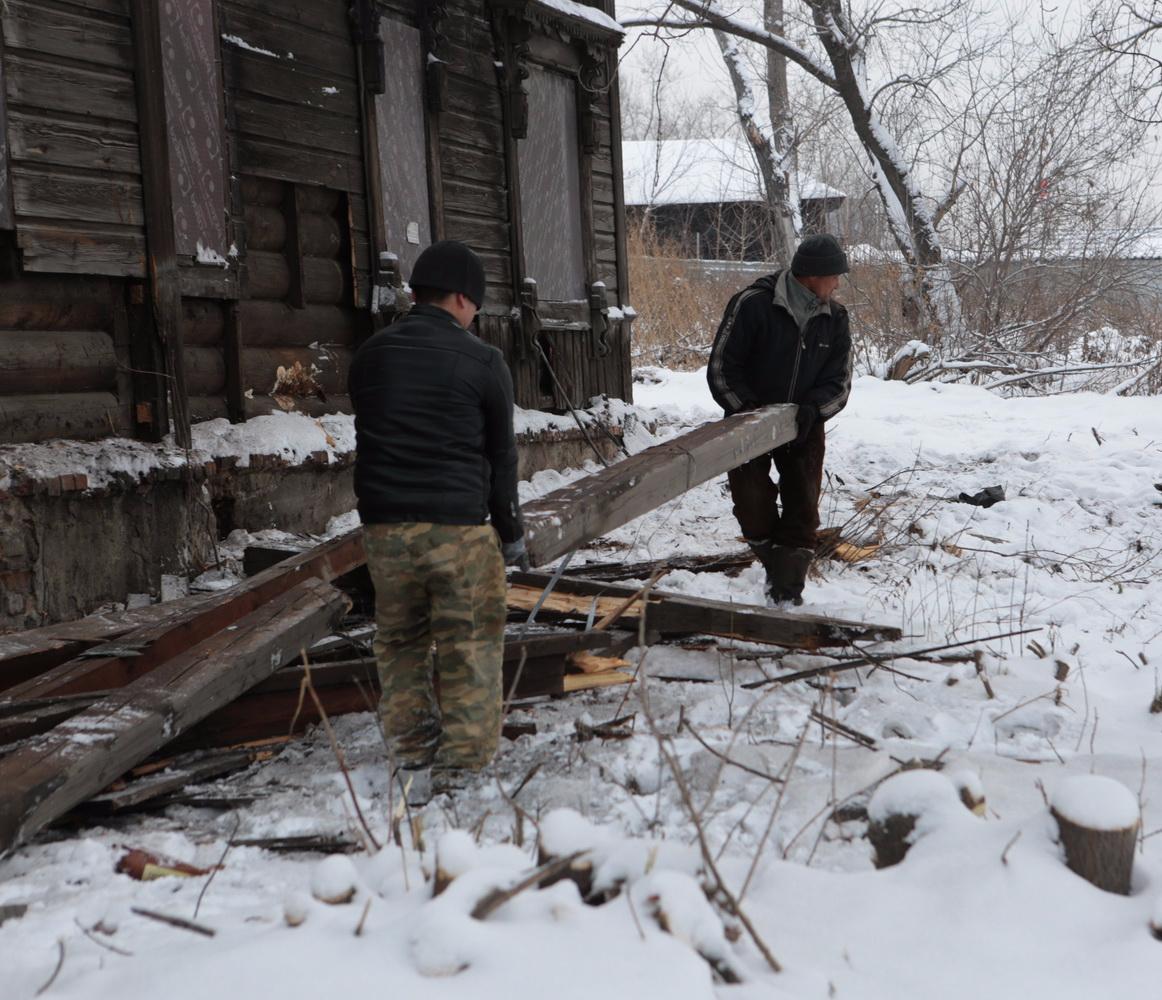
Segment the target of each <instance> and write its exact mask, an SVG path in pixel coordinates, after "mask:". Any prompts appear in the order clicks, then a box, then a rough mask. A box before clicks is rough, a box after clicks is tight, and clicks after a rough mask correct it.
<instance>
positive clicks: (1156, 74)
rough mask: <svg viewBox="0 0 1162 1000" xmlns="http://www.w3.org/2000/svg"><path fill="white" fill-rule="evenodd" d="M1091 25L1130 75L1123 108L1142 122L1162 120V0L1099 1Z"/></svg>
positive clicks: (1100, 45)
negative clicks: (1100, 2)
mask: <svg viewBox="0 0 1162 1000" xmlns="http://www.w3.org/2000/svg"><path fill="white" fill-rule="evenodd" d="M1090 27H1091V31H1092V36H1093V38H1094V40H1095V41H1096V42H1097V45H1098V48H1099V50H1100V51H1101V52H1102V53H1104V54H1105V55H1107V56H1108V57H1110V58H1112V59H1113V60H1115V61H1116V62H1117V63H1118V64H1119V65H1120V66H1121V67H1123V69H1124V71H1125V73H1126V75H1127V83H1128V86H1127V87H1126V88H1125V89H1124V90H1123V91H1121V99H1122V110H1123V112H1124V113H1125V114H1127V115H1128V116H1129V117H1130V118H1133V119H1135V120H1137V121H1140V122H1143V123H1149V124H1155V125H1156V124H1159V123H1162V0H1148V2H1146V0H1113V2H1106V3H1103V4H1100V5H1098V6H1097V7H1096V9H1095V10H1094V11H1093V12H1092V14H1091V15H1090Z"/></svg>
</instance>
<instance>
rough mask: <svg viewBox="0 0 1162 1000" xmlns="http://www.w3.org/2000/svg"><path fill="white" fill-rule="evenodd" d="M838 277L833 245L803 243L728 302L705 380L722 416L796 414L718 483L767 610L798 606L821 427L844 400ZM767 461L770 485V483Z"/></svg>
mask: <svg viewBox="0 0 1162 1000" xmlns="http://www.w3.org/2000/svg"><path fill="white" fill-rule="evenodd" d="M847 270H848V267H847V256H846V254H844V252H843V250H842V249H841V248H840V246H839V243H838V242H837V241H836V239H835V237H833V236H828V235H826V234H823V235H818V236H809V237H807V238H806V239H805V240H803V242H802V243H801V244H800V245H799V248H798V250H796V251H795V256H794V258H793V259H792V261H791V267H790V268H789V269H787V270H783V271H777V272H775V273H774V274H772V275H769V276H767V277H765V278H761V279H759V280H758V281H756V282H755V283H754V284H753V285H751V286H750V287H749V288H746V289H743V291H741V292H739V293H738V294H737V295H735V296H734V297H733V298H732V299H731V300H730V302H729V303H728V304H727V307H726V313H725V315H724V316H723V319H722V325H721V326H720V327H719V328H718V333H717V335H716V336H715V338H714V347H713V349H712V351H711V354H710V364H709V365H708V366H707V370H706V377H707V380H708V381H709V383H710V391H711V393H712V394H713V396H714V399H715V400H716V401H717V402H718V404H719V405H720V406H722V408H723V409H724V410H725V411H726V413H727V415H730V414H732V413H738V412H739V411H740V410H748V409H753V408H754V407H757V406H766V405H768V404H770V403H796V404H798V407H799V409H798V411H797V413H796V418H795V419H796V424H797V428H798V434H797V436H796V438H795V440H794V441H792V442H791V443H789V444H785V445H783V446H781V447H779V448H776V449H775V450H774V451H772V452H770V453H768V454H766V455H762V456H761V457H759V458H756V459H754V460H753V461H751V462H747V463H746V464H745V465H742V466H739V468H737V469H734V470H733V471H731V472H730V473H729V475H728V477H727V478H728V481H729V483H730V493H731V496H732V497H733V499H734V515H735V517H736V518H738V523H739V526H740V527H741V528H742V533H743V536H744V537H745V538H746V540H747V542H748V543H749V544H750V546H751V548H752V549H754V551H755V554H756V555H757V556H758V558H759V560H760V561H761V562H762V564H763V567H764V569H765V570H766V574H767V595H768V597H769V598H770V600H771V601H772V602H775V603H777V602H780V601H792V602H794V603H795V604H802V603H803V596H802V595H803V585H804V583H805V582H806V579H807V570H808V569H809V568H810V565H811V558H812V556H813V554H814V551H815V542H816V538H815V533H816V531H817V530H818V528H819V495H820V491H821V489H822V485H823V452H824V433H823V425H824V423H825V422H826V421H827V420H829V419H830V418H831V417H834V416H835V415H836V414H837V413H838V412H839V411H840V410H842V409H843V407H844V406H845V405H846V404H847V396H848V393H849V392H850V391H851V333H850V331H849V330H848V324H847V310H846V309H845V308H844V307H843V306H842V305H840V304H839V303H838V302H835V301H834V300H833V299H832V298H831V296H832V295H833V294H834V292H835V290H836V288H838V286H839V276H840V275H841V274H845V273H846V272H847ZM772 461H773V462H774V465H775V468H776V469H777V471H778V475H779V481H778V485H776V484H775V483H773V482H772V481H771V476H770V471H771V463H772ZM780 494H781V498H782V510H781V511H780V509H779V499H780Z"/></svg>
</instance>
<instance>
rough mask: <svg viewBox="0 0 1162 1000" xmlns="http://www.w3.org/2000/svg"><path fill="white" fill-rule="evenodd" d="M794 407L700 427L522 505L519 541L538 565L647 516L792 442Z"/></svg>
mask: <svg viewBox="0 0 1162 1000" xmlns="http://www.w3.org/2000/svg"><path fill="white" fill-rule="evenodd" d="M796 409H797V408H796V407H795V406H793V405H777V406H767V407H764V408H763V409H761V410H755V411H752V412H749V413H739V414H736V415H735V416H733V417H727V418H725V419H724V420H717V421H714V422H713V423H709V424H704V425H703V426H702V427H699V428H697V429H695V430H693V431H690V432H689V433H688V434H683V435H681V436H679V437H677V438H674V439H672V440H670V441H666V442H665V443H663V444H659V445H655V446H654V447H652V448H647V449H646V450H645V451H643V452H640V453H638V454H637V455H634V456H633V457H631V458H627V459H625V461H623V462H618V463H617V464H616V465H613V466H610V467H609V468H607V469H604V470H603V471H601V472H599V473H596V474H595V475H592V476H586V477H585V478H584V479H579V480H577V481H576V482H573V483H570V484H569V485H568V486H565V487H563V488H562V489H559V490H556V491H555V492H553V493H550V494H549V495H548V496H544V497H541V498H540V499H539V500H534V501H531V502H530V503H527V504H525V505H524V506H523V507H522V508H521V510H522V512H523V514H524V520H525V541H526V543H527V545H528V550H529V559H530V560H531V561H532V564H533V565H534V566H543V565H544V564H545V563H549V562H552V561H553V560H554V559H556V558H558V557H560V556H563V555H564V554H565V553H566V552H570V551H572V550H573V549H576V548H580V547H582V546H584V545H585V544H587V543H588V542H591V541H593V539H595V538H598V537H599V536H601V535H603V534H604V533H605V532H607V531H612V530H613V529H614V528H619V527H621V526H622V525H623V524H626V523H628V522H629V521H632V520H633V519H634V518H635V517H640V516H641V515H642V514H647V513H649V512H650V511H652V510H655V509H656V508H658V507H660V506H661V505H662V504H663V503H665V502H666V501H667V500H672V499H674V498H675V497H678V496H681V495H682V494H683V493H685V492H686V491H687V490H689V489H692V488H693V487H695V486H698V485H699V484H700V483H704V482H706V481H707V480H708V479H713V478H714V477H715V476H719V475H721V474H722V473H724V472H727V471H728V470H730V469H734V468H737V467H738V466H740V465H742V464H743V463H744V462H749V461H750V460H751V459H752V458H757V457H758V456H759V455H762V454H764V453H766V452H768V451H771V450H772V449H774V448H777V447H778V446H779V445H781V444H786V443H787V442H788V441H791V440H793V439H794V437H795V433H796V430H795V411H796Z"/></svg>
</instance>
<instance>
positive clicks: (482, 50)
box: [0, 0, 631, 442]
mask: <svg viewBox="0 0 1162 1000" xmlns="http://www.w3.org/2000/svg"><path fill="white" fill-rule="evenodd" d="M199 2H201V3H203V4H207V3H209V2H210V0H199ZM591 2H592V4H593V6H599V7H602V8H603V9H606V10H607V12H608V11H609V9H610V7H611V6H612V0H591ZM378 6H379V9H380V11H381V13H382V14H383V15H384V16H385V17H386V18H388V19H390V20H394V21H398V22H400V23H401V24H404V25H407V26H408V28H413V29H420V32H421V33H422V34H423V35H424V41H423V43H422V44H424V45H425V46H427V45H429V44H438V46H439V58H440V60H441V63H440V68H439V70H438V72H431V71H430V72H429V73H428V76H427V80H426V82H427V86H428V90H427V92H426V93H425V94H424V97H425V103H426V109H425V116H426V117H425V122H424V125H425V131H426V136H425V138H426V144H427V149H426V150H425V152H426V156H427V163H426V164H424V167H425V169H426V170H427V171H428V181H429V186H430V204H429V205H428V206H427V207H426V208H425V207H424V206H417V207H418V208H419V211H420V212H421V213H422V217H423V218H425V219H426V220H427V222H428V223H429V225H430V228H431V233H432V238H450V239H460V240H463V241H464V242H466V243H468V244H469V245H470V246H472V247H473V248H474V249H475V250H476V251H477V253H478V254H479V255H480V257H481V258H482V260H483V262H484V266H485V271H486V277H487V290H486V301H485V308H484V309H483V310H482V313H481V315H480V318H479V320H478V324H477V329H478V332H479V335H480V336H481V338H482V339H484V340H485V341H487V342H488V343H491V344H494V345H495V346H496V347H498V348H499V349H500V350H501V351H502V352H503V353H504V355H505V358H506V359H507V361H508V363H509V366H510V368H511V370H512V374H513V380H514V385H515V389H516V399H517V403H518V404H519V405H521V406H523V407H527V408H548V409H556V410H563V409H565V408H566V407H567V406H568V405H569V404H570V403H572V404H577V405H585V404H586V403H587V402H588V400H589V399H590V398H591V397H593V396H595V395H598V394H602V393H605V394H608V395H611V396H619V397H622V398H625V399H629V398H630V392H631V384H630V383H631V379H630V360H629V359H630V353H629V331H628V323H627V322H624V321H615V322H612V323H611V324H610V327H609V329H608V331H607V333H606V335H605V338H604V339H605V342H606V344H607V345H608V347H609V350H608V352H603V351H602V350H600V349H599V346H600V345H599V344H598V343H597V340H596V338H595V337H594V335H593V332H592V330H591V329H590V322H591V313H590V309H589V304H588V303H587V302H572V303H554V302H547V301H542V302H541V303H540V306H539V309H538V318H539V320H540V322H541V332H540V334H539V335H538V339H537V342H536V343H531V342H529V341H528V340H527V334H526V332H525V330H524V329H522V325H521V323H520V321H519V320H518V319H516V318H515V316H516V313H515V311H514V307H515V306H518V305H519V303H518V301H517V289H519V288H520V283H521V280H522V278H523V277H524V268H523V262H522V261H521V260H520V259H519V257H520V247H521V245H522V232H521V216H520V212H519V204H514V203H518V202H519V201H520V198H519V197H517V196H516V194H515V192H516V191H517V190H518V187H519V183H520V178H519V160H520V148H519V143H521V142H525V141H528V140H523V139H515V138H513V135H512V123H511V122H510V121H509V117H508V116H509V109H510V108H511V103H510V101H509V96H508V95H507V94H506V93H505V92H504V90H503V89H502V81H503V77H504V73H505V72H506V71H507V70H508V69H510V68H513V67H514V66H515V62H514V59H513V57H512V53H511V52H508V51H505V48H504V44H503V43H502V44H500V45H499V46H498V42H497V36H496V35H494V32H493V28H494V11H493V7H492V4H491V3H490V0H449V2H448V3H447V4H446V5H445V6H446V16H445V17H443V19H442V20H440V21H439V23H438V26H437V27H436V28H435V31H434V32H433V30H432V29H433V25H432V23H430V22H429V21H428V19H427V18H428V15H429V14H431V13H432V11H434V10H436V8H425V7H423V6H422V5H421V3H419V2H417V0H379V4H378ZM131 7H132V0H5V2H4V3H0V25H2V27H3V34H4V46H3V48H2V49H0V52H2V53H3V74H2V80H3V89H2V94H0V96H2V97H3V98H4V102H3V104H0V109H2V110H3V111H5V112H6V114H7V124H8V127H7V144H8V149H9V157H10V163H11V170H10V185H9V190H10V193H11V196H12V199H13V201H12V206H13V213H14V214H13V218H12V220H11V221H12V223H13V226H14V233H15V247H16V248H17V249H19V250H20V251H21V257H22V262H23V267H24V270H25V271H26V272H36V271H56V272H62V273H61V276H60V277H50V276H48V275H41V276H37V275H35V274H25V275H23V276H22V277H19V278H15V279H8V280H6V281H4V282H3V285H2V287H3V295H0V369H2V370H5V371H7V372H8V375H7V376H4V375H2V374H0V404H2V405H0V411H2V412H3V418H4V419H3V421H0V424H2V427H3V430H2V432H0V442H10V441H21V440H46V439H51V438H55V437H100V436H109V435H119V434H126V435H128V434H133V433H135V432H136V433H138V434H141V435H143V436H153V437H156V436H157V435H159V434H160V433H163V432H164V429H165V428H166V427H167V426H168V416H167V413H166V400H165V396H164V391H163V387H164V386H165V385H166V384H167V380H166V379H165V378H164V377H163V376H156V375H151V374H150V373H153V372H157V371H160V370H162V369H163V368H164V367H165V364H164V363H163V361H162V359H161V357H160V354H159V351H160V344H161V339H160V338H159V335H158V330H157V321H156V317H155V316H154V314H153V311H152V309H151V299H150V290H151V288H152V285H149V284H145V283H143V282H142V281H141V280H140V279H141V278H143V277H145V276H146V266H145V261H146V252H147V242H146V235H147V233H146V228H147V226H148V227H150V228H149V235H150V236H153V235H154V230H153V228H152V227H153V224H154V221H155V220H154V216H153V215H150V214H149V213H150V211H154V214H156V206H155V207H154V209H148V205H147V199H145V198H144V197H143V194H145V193H148V192H143V187H142V162H143V151H142V149H141V147H140V144H141V142H142V138H141V134H142V131H143V129H144V130H146V131H148V130H149V128H154V126H149V124H148V122H149V117H148V116H147V115H146V114H145V112H144V111H141V110H140V108H141V106H142V105H141V103H140V95H139V94H138V93H137V86H138V84H140V83H141V82H143V81H140V80H137V79H136V73H135V67H138V66H141V65H145V63H144V62H143V59H144V56H143V55H141V54H135V52H134V24H133V20H132V18H131V14H130V11H131ZM349 7H350V4H349V2H348V0H213V11H214V15H215V17H216V22H217V23H216V26H215V29H214V35H213V39H212V41H213V42H214V43H216V46H217V48H216V51H215V56H220V58H221V76H222V80H221V86H222V88H223V91H224V95H223V106H224V109H225V140H226V142H225V151H226V153H227V155H228V158H229V162H228V171H227V173H228V175H229V188H228V190H227V191H226V202H227V210H228V214H229V226H228V234H227V238H226V242H227V243H233V244H235V246H236V248H237V251H238V255H237V257H236V258H234V259H233V262H232V264H231V266H230V267H229V268H227V269H221V268H216V267H209V266H201V267H198V266H182V267H180V268H178V271H179V272H180V274H179V277H180V289H179V290H180V293H181V297H180V299H179V298H177V297H176V296H175V297H174V300H173V309H172V312H171V313H170V314H172V316H173V317H174V321H173V322H174V330H175V335H174V336H172V337H171V338H170V339H169V342H170V343H172V344H174V345H180V346H179V347H177V361H176V364H178V365H180V366H181V367H182V368H183V369H184V373H185V375H184V377H185V378H186V381H187V386H186V389H187V391H186V397H187V398H188V403H189V414H190V418H191V419H192V420H194V421H197V420H204V419H209V418H213V417H223V416H226V417H230V418H231V419H235V420H240V419H245V418H246V417H248V416H253V415H256V414H258V413H263V412H269V411H270V410H272V409H277V408H279V407H280V406H282V405H287V400H286V399H282V400H279V399H276V398H274V397H272V395H271V390H272V389H273V388H274V382H275V378H276V372H277V369H278V367H279V366H283V367H287V368H289V367H292V366H293V364H294V363H295V362H296V361H297V362H300V363H301V364H302V365H303V367H304V368H305V369H307V370H309V371H312V372H313V373H314V376H315V381H316V383H317V385H318V392H317V393H315V394H313V395H309V396H307V397H306V398H298V399H296V400H294V401H292V402H291V403H290V405H292V406H293V407H294V408H295V409H298V410H300V411H302V412H307V413H320V412H334V411H337V410H338V411H349V409H350V405H349V399H348V398H347V396H346V385H345V383H346V376H347V371H348V369H349V367H350V363H351V358H352V356H353V353H354V350H355V348H356V347H357V345H358V344H359V343H360V342H361V340H362V339H363V338H364V337H365V336H366V335H367V334H368V333H369V332H370V326H371V314H370V312H369V310H368V299H369V293H370V290H371V287H372V279H373V277H374V272H373V246H376V245H377V244H378V248H379V249H384V250H392V249H393V247H392V246H391V245H390V240H388V241H386V244H387V245H384V242H385V241H384V240H383V238H382V234H378V233H377V232H376V230H377V229H382V228H383V226H384V220H383V218H382V201H381V198H380V193H381V187H382V184H383V182H384V181H383V173H384V172H383V171H382V169H381V165H380V157H381V156H385V155H390V154H391V153H392V152H393V151H397V150H399V149H400V147H399V146H398V144H396V145H395V146H393V145H392V143H391V139H390V136H389V137H387V141H386V142H385V143H381V142H378V141H377V140H378V139H379V138H381V137H378V136H376V135H375V134H374V133H373V132H372V130H371V128H370V127H369V128H368V134H367V135H366V136H365V134H364V121H369V122H371V121H373V118H372V117H371V116H372V115H373V113H374V105H375V103H376V102H375V99H374V98H372V97H370V96H369V95H364V94H361V93H360V90H359V73H358V66H359V59H358V56H357V53H358V52H359V48H358V47H357V46H356V44H355V43H354V42H353V39H352V25H351V21H350V20H349V14H348V11H349ZM199 9H201V10H203V11H204V10H205V9H207V8H206V7H205V6H203V7H202V8H199ZM536 32H539V33H540V42H539V43H538V45H536V46H534V49H535V60H534V61H537V62H540V63H541V64H542V65H545V66H547V67H549V69H554V68H555V69H556V70H558V71H559V72H560V73H562V74H563V75H565V76H566V77H568V78H569V79H570V80H572V79H574V78H575V76H576V74H577V72H578V64H579V61H581V60H584V59H585V58H586V55H587V53H592V51H593V49H592V46H588V47H587V46H586V45H584V44H582V43H580V42H569V41H568V39H567V36H565V35H560V34H558V33H557V32H556V31H555V29H551V28H550V29H544V30H542V29H540V28H537V29H536ZM536 32H535V33H536ZM389 37H391V36H389ZM395 37H398V35H396V36H395ZM410 37H411V38H412V39H415V38H416V35H415V34H410ZM203 41H207V40H206V39H203ZM425 51H426V49H425ZM392 57H393V56H392V52H391V51H388V52H387V53H386V58H387V59H388V60H391V59H392ZM165 58H169V57H168V56H166V57H165ZM506 61H507V64H506ZM611 61H614V60H613V57H612V55H611ZM498 63H501V64H504V65H502V67H501V72H498V65H497V64H498ZM425 65H426V61H425ZM587 93H595V94H597V96H596V97H593V98H592V99H591V100H588V101H587V100H586V96H585V95H586V94H587ZM577 95H578V100H579V101H580V102H582V103H583V104H584V107H583V108H582V109H581V111H580V112H579V114H578V119H579V139H585V138H586V137H587V138H588V140H589V143H588V151H582V152H580V153H579V154H578V156H579V167H580V188H581V195H582V199H583V205H582V242H583V246H582V252H583V259H584V261H585V278H586V284H587V286H588V285H589V284H590V283H591V282H593V281H596V280H600V281H602V282H604V284H605V287H606V294H607V300H608V303H609V305H610V306H619V305H622V304H623V303H625V302H626V300H627V292H626V289H625V287H624V284H625V274H626V261H625V257H624V222H623V219H622V215H621V211H622V209H621V199H620V179H619V177H618V171H619V170H620V161H619V150H618V149H617V146H616V142H617V138H616V134H615V131H614V123H615V122H616V120H617V115H618V107H617V93H616V82H614V85H613V86H612V87H609V88H598V89H597V90H595V91H592V92H589V91H585V89H584V88H581V87H580V86H579V87H578V90H577ZM390 96H391V95H390V93H389V94H388V95H387V98H388V99H390ZM412 97H413V101H414V97H415V95H414V94H413V95H412ZM380 100H382V98H380ZM5 105H6V106H5ZM587 116H588V117H587ZM159 120H161V121H162V122H163V124H164V119H159ZM0 121H2V118H0ZM141 123H144V124H141ZM154 125H156V123H154ZM157 131H158V130H157V129H156V128H154V132H157ZM161 131H165V130H164V128H163V129H161ZM582 133H583V134H582ZM151 134H153V133H151ZM583 144H584V142H583ZM414 146H415V144H414V143H413V144H412V146H411V147H410V149H411V152H410V153H409V156H411V157H414V156H416V155H417V154H416V152H415V148H414ZM171 147H172V143H171V145H170V146H166V145H165V144H164V142H163V144H162V145H161V146H160V147H157V146H156V145H153V146H148V147H147V148H146V150H145V151H144V152H145V154H151V153H154V152H157V150H158V148H160V150H161V151H162V152H166V151H167V150H168V151H169V152H170V153H171V154H172V152H173V149H172V148H171ZM144 159H145V160H146V161H148V159H149V157H148V155H145V156H144ZM417 166H419V165H418V164H409V169H411V170H413V171H414V170H415V169H416V168H417ZM167 176H168V170H167ZM369 177H370V178H371V179H372V180H373V184H374V186H373V187H372V188H371V189H370V190H368V179H369ZM173 186H174V185H172V183H171V187H173ZM153 187H157V185H156V184H154V185H153ZM151 190H152V188H151ZM175 190H176V188H175ZM162 193H165V192H162ZM169 193H170V194H171V195H172V194H173V193H174V192H173V191H171V192H169ZM211 201H212V199H208V198H204V197H203V198H201V200H200V201H199V204H201V203H203V202H205V203H207V204H209V203H210V202H211ZM151 204H152V203H151ZM159 204H160V202H159ZM397 207H398V206H397ZM405 207H406V206H405ZM213 215H214V209H213V206H212V205H211V207H210V211H209V214H208V215H207V216H206V219H205V220H202V221H203V222H207V220H211V219H212V216H213ZM408 217H409V219H410V218H412V215H411V214H410V212H409V215H408ZM4 222H5V220H4V219H3V217H2V215H0V228H3V226H4ZM387 228H388V230H390V228H391V227H390V221H389V223H388V226H387ZM397 229H398V224H397ZM190 232H191V233H192V234H193V235H192V237H191V238H190V239H186V241H185V243H184V244H183V249H184V250H186V251H188V250H189V247H190V245H191V244H193V245H196V242H197V239H198V236H197V234H198V232H208V224H207V226H199V228H198V229H196V230H191V231H190ZM0 240H2V236H0ZM179 263H183V264H185V265H188V264H189V263H190V261H189V257H188V255H182V260H181V261H179ZM104 276H108V277H104ZM403 276H404V277H405V278H406V277H407V276H408V274H407V269H406V268H405V272H404V275H403ZM544 298H545V296H544V295H542V300H543V299H544ZM170 314H167V315H170ZM525 329H527V328H525ZM34 331H37V332H34ZM39 334H43V336H41V335H39ZM541 351H543V352H544V354H545V355H546V356H547V357H548V359H549V363H550V364H551V366H552V371H551V372H550V370H549V368H548V367H547V366H546V364H545V363H544V361H543V359H542V356H541ZM554 376H555V379H554ZM159 393H160V395H159Z"/></svg>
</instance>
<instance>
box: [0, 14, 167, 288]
mask: <svg viewBox="0 0 1162 1000" xmlns="http://www.w3.org/2000/svg"><path fill="white" fill-rule="evenodd" d="M0 26H2V28H3V32H4V45H5V53H4V83H5V96H6V98H7V104H8V138H9V146H10V150H9V153H10V170H11V180H12V195H13V201H14V208H15V214H16V232H17V243H18V245H19V247H20V249H21V251H22V252H23V263H24V269H25V270H26V271H55V272H80V273H86V274H114V275H137V276H140V275H143V274H144V273H145V228H144V225H145V219H144V211H143V207H142V198H141V181H140V162H139V156H138V135H137V105H136V100H135V97H134V83H133V73H134V58H133V46H132V43H131V30H130V22H129V12H128V0H79V2H78V0H74V2H62V0H7V2H6V3H4V4H3V5H0Z"/></svg>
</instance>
